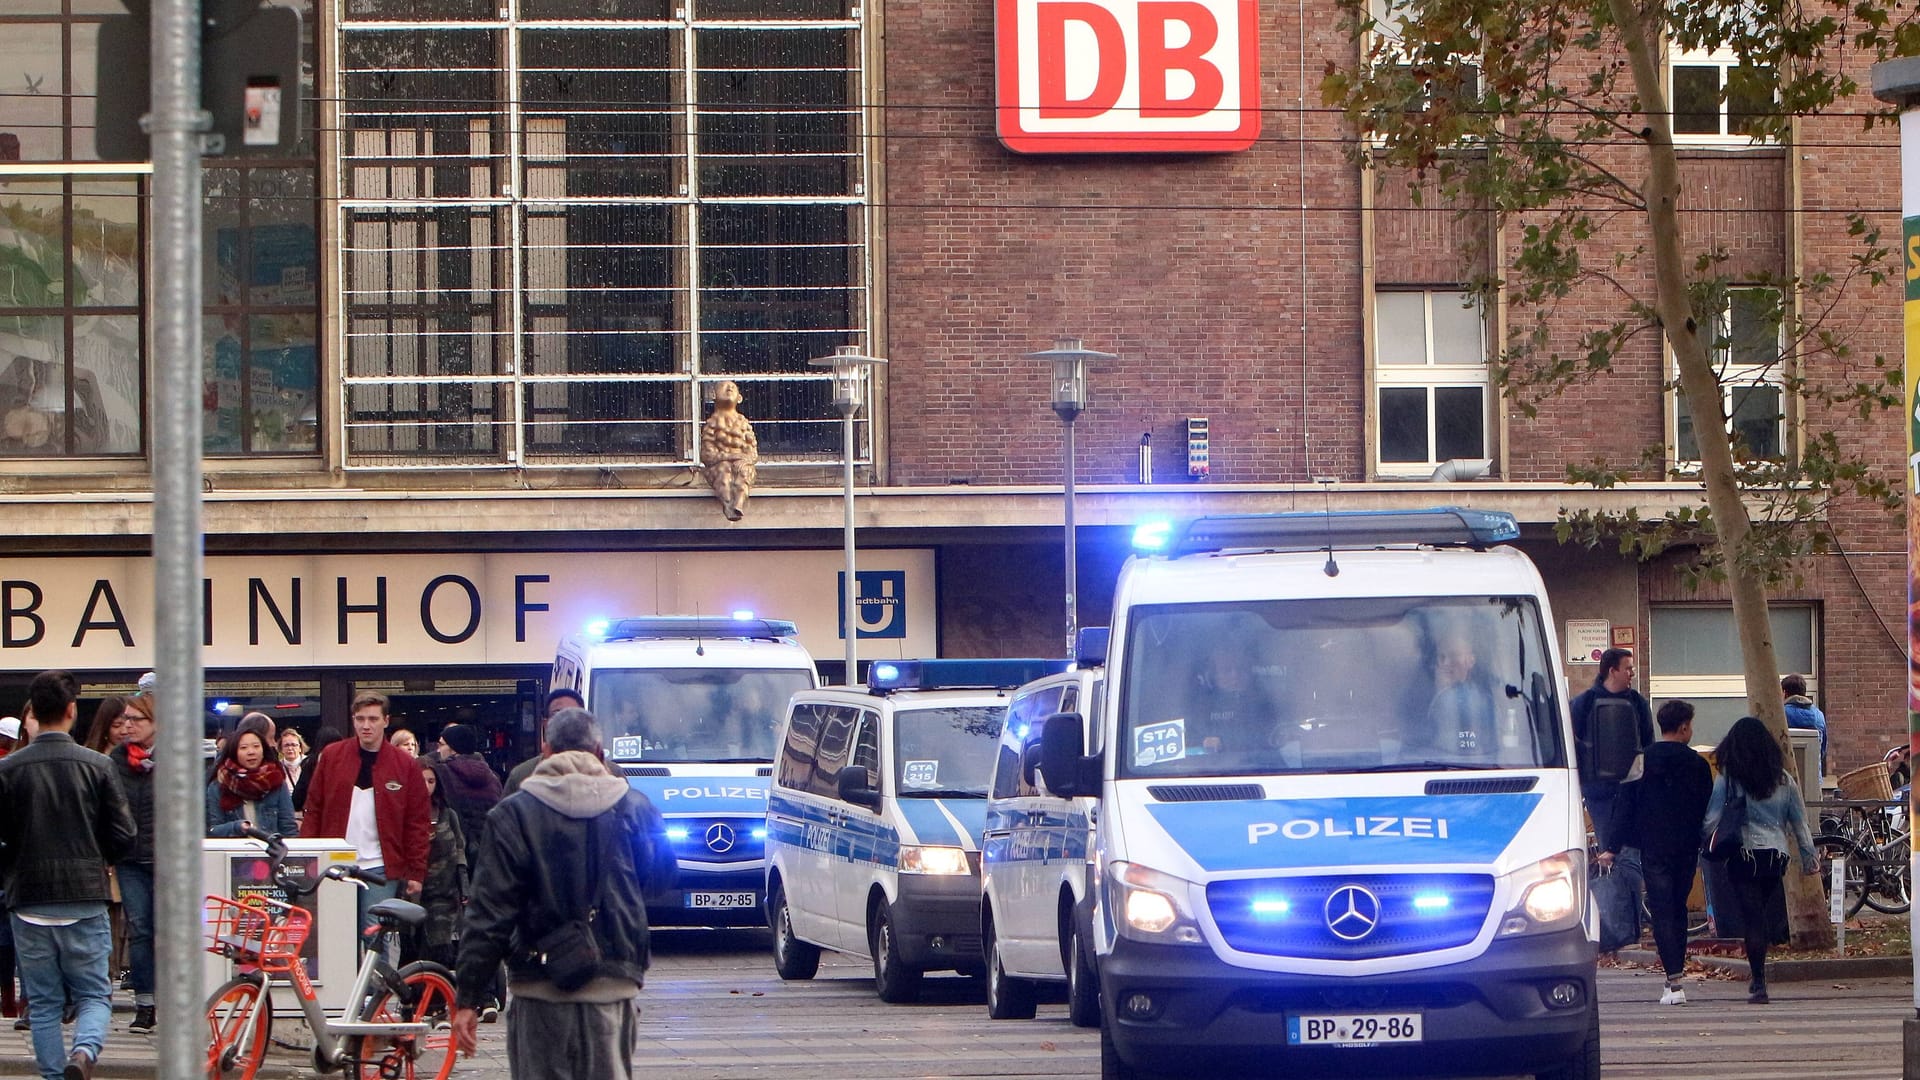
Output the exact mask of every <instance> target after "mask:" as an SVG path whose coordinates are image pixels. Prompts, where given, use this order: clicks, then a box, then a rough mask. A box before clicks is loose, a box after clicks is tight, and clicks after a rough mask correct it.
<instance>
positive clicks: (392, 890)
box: [359, 866, 401, 960]
mask: <svg viewBox="0 0 1920 1080" xmlns="http://www.w3.org/2000/svg"><path fill="white" fill-rule="evenodd" d="M362 869H366V870H379V869H380V867H377V866H368V867H362ZM400 885H401V883H400V882H398V881H395V880H393V879H392V878H388V879H387V883H386V884H385V885H375V886H370V887H368V888H365V889H361V890H360V897H359V900H360V904H359V912H360V947H361V948H362V949H365V948H366V947H367V946H368V945H369V944H371V942H372V939H371V938H369V937H367V931H368V930H371V929H372V928H373V925H374V923H375V922H377V921H378V920H376V919H375V918H374V917H373V916H371V915H369V914H367V909H368V908H370V907H372V906H373V905H375V904H377V903H379V902H380V901H382V900H391V899H393V898H394V897H396V896H399V895H400ZM388 951H389V952H391V951H392V950H391V949H389V950H388ZM387 959H389V960H391V959H393V957H392V956H388V957H387Z"/></svg>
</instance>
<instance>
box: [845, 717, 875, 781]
mask: <svg viewBox="0 0 1920 1080" xmlns="http://www.w3.org/2000/svg"><path fill="white" fill-rule="evenodd" d="M849 764H853V765H860V766H864V767H865V768H866V770H867V776H868V778H869V779H871V780H872V781H873V786H874V787H875V788H876V789H877V788H879V786H880V714H879V713H877V712H870V711H869V712H862V713H861V714H860V730H859V733H858V734H856V735H855V736H854V737H853V759H852V761H850V762H849Z"/></svg>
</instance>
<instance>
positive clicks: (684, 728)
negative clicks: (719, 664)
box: [587, 668, 813, 762]
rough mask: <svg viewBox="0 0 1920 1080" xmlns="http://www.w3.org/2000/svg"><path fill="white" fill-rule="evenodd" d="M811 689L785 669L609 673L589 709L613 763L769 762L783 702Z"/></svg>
mask: <svg viewBox="0 0 1920 1080" xmlns="http://www.w3.org/2000/svg"><path fill="white" fill-rule="evenodd" d="M812 685H813V678H812V676H811V675H810V674H809V673H808V672H806V671H803V670H798V669H791V668H789V669H785V670H780V669H749V668H633V669H620V668H610V669H604V670H600V671H596V672H594V673H593V683H592V686H591V687H589V689H588V697H587V707H588V708H589V709H590V710H592V712H593V715H594V717H595V718H596V719H598V720H599V721H600V728H601V732H602V735H603V736H604V738H605V739H606V745H607V749H608V751H609V752H610V755H609V756H611V757H613V758H615V759H617V760H625V761H659V762H673V761H706V762H714V761H772V760H773V737H774V728H775V727H777V726H778V725H779V723H780V718H781V717H782V716H784V715H785V714H786V711H787V699H788V698H789V697H791V696H793V694H794V692H795V691H797V690H805V689H807V688H809V687H811V686H812Z"/></svg>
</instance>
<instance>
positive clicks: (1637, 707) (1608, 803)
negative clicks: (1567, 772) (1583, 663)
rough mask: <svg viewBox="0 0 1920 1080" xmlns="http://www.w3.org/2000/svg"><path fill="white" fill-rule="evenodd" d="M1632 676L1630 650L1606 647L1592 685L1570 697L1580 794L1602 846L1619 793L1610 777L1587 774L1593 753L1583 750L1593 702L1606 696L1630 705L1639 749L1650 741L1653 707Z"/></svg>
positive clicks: (1590, 740)
mask: <svg viewBox="0 0 1920 1080" xmlns="http://www.w3.org/2000/svg"><path fill="white" fill-rule="evenodd" d="M1633 675H1634V662H1633V651H1632V650H1631V649H1608V650H1606V651H1605V652H1603V653H1601V654H1600V673H1599V674H1598V675H1596V676H1594V680H1593V685H1592V686H1590V687H1588V688H1587V689H1585V690H1583V691H1581V692H1580V694H1579V695H1578V696H1576V697H1575V698H1574V699H1573V706H1572V712H1573V737H1574V740H1575V741H1576V742H1578V743H1579V744H1580V746H1581V749H1582V751H1583V752H1582V754H1581V756H1580V764H1581V775H1580V794H1581V797H1582V798H1584V799H1585V800H1586V804H1587V817H1588V818H1590V819H1592V821H1593V836H1594V841H1595V843H1597V844H1598V845H1599V846H1600V847H1601V848H1606V847H1608V846H1610V843H1611V841H1612V837H1613V834H1612V831H1611V829H1612V824H1613V801H1614V797H1615V796H1616V795H1618V794H1619V791H1620V784H1619V783H1618V782H1617V781H1613V780H1595V779H1593V778H1592V777H1591V776H1589V775H1588V774H1587V770H1586V764H1587V762H1588V760H1590V758H1591V756H1592V755H1591V754H1588V753H1585V752H1584V751H1585V748H1586V747H1588V746H1591V745H1592V743H1593V733H1592V731H1591V730H1590V728H1589V724H1590V723H1591V721H1592V718H1593V707H1594V705H1595V703H1597V702H1601V701H1606V700H1609V699H1611V700H1618V701H1625V702H1627V703H1628V704H1630V705H1632V706H1633V711H1634V716H1635V718H1636V719H1637V720H1638V727H1639V740H1640V746H1641V748H1642V749H1644V748H1645V747H1647V746H1648V745H1650V744H1651V743H1652V742H1653V710H1652V709H1651V708H1649V707H1648V706H1647V699H1646V698H1645V697H1644V696H1642V695H1641V693H1640V691H1638V690H1636V689H1634V687H1633Z"/></svg>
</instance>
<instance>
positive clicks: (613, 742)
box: [552, 613, 820, 926]
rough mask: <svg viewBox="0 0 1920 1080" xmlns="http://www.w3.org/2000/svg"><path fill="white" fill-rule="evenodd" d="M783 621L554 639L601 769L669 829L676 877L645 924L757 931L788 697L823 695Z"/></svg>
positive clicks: (625, 622) (685, 619)
mask: <svg viewBox="0 0 1920 1080" xmlns="http://www.w3.org/2000/svg"><path fill="white" fill-rule="evenodd" d="M796 634H797V630H796V628H795V626H794V624H793V623H791V622H785V621H781V620H778V619H759V618H753V617H750V616H747V615H746V613H741V614H740V617H735V618H713V617H699V616H679V615H667V616H648V617H642V618H627V619H609V620H604V621H598V622H595V623H594V624H592V625H590V626H588V627H587V629H586V630H585V632H583V633H580V634H576V635H572V636H569V637H567V638H566V639H565V640H563V641H561V643H560V646H559V649H558V654H557V656H556V657H555V659H554V663H553V681H552V685H553V686H554V687H555V688H559V687H568V688H570V689H573V690H575V691H577V692H579V693H580V694H581V696H582V699H583V700H584V701H586V703H587V709H588V711H590V712H592V713H593V715H594V718H595V719H597V720H598V721H599V722H600V727H601V731H602V734H603V736H604V738H605V741H606V750H607V759H608V761H609V763H610V764H613V765H615V766H616V767H618V768H620V769H621V770H622V771H624V772H625V773H626V775H627V782H628V783H630V784H631V785H633V787H634V788H635V789H636V790H638V791H640V792H641V793H642V794H644V795H646V796H647V798H648V799H649V800H651V801H652V803H653V805H654V806H655V807H656V808H658V809H659V811H660V813H661V815H662V816H663V817H664V818H665V819H666V826H667V837H668V839H669V841H670V842H671V843H672V844H673V846H674V853H675V855H676V857H677V859H678V862H679V875H678V880H677V882H676V883H675V886H674V888H672V889H670V890H662V891H658V892H652V893H649V895H648V897H647V920H648V922H650V923H652V924H653V925H655V926H753V925H760V924H761V923H762V920H763V914H762V911H763V907H762V905H763V903H764V897H763V896H762V894H761V884H762V882H763V881H764V880H765V876H766V863H765V854H766V813H767V780H768V777H769V776H770V775H771V773H772V766H771V762H772V761H773V751H774V746H775V742H774V731H775V729H776V728H777V727H778V726H779V723H780V719H781V717H782V716H784V715H785V714H786V709H787V699H788V698H790V697H792V696H793V695H794V693H795V692H797V691H801V690H808V689H812V688H813V687H815V686H818V685H819V684H820V680H819V676H818V674H817V673H816V672H815V669H814V664H813V657H812V656H810V655H808V653H807V650H806V649H805V648H804V647H802V646H801V644H800V643H799V641H798V640H797V638H796Z"/></svg>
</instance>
